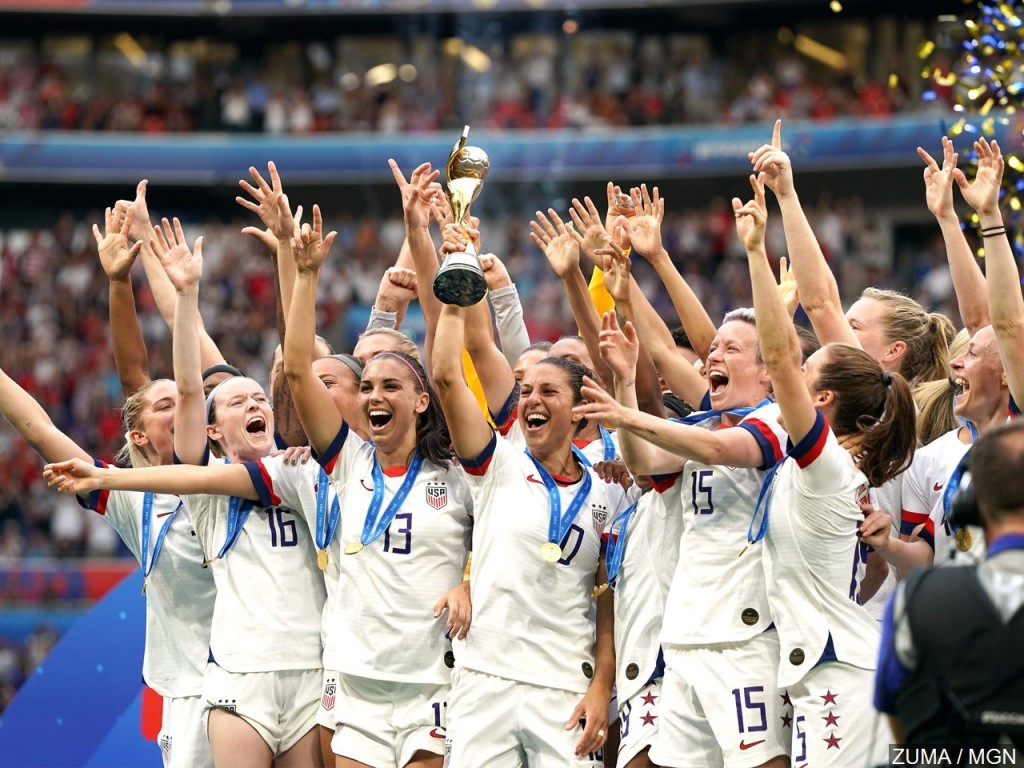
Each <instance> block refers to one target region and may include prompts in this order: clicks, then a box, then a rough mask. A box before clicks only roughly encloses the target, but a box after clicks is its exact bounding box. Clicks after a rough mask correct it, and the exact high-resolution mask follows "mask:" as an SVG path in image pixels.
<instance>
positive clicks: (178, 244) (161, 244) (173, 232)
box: [152, 217, 203, 293]
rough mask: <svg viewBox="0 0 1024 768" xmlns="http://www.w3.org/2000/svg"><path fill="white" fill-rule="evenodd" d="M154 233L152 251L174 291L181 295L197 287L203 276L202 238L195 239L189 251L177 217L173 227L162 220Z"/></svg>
mask: <svg viewBox="0 0 1024 768" xmlns="http://www.w3.org/2000/svg"><path fill="white" fill-rule="evenodd" d="M155 232H156V241H155V242H153V243H152V247H153V251H154V252H155V253H157V254H159V256H160V263H161V264H162V265H163V267H164V272H166V273H167V279H168V280H170V281H171V285H173V286H174V289H175V290H176V291H178V292H179V293H181V292H182V291H185V290H188V289H189V288H192V287H194V286H196V285H198V284H199V279H200V278H201V277H202V276H203V238H202V237H197V238H196V244H195V248H194V249H193V250H192V251H190V250H189V249H188V243H187V242H186V241H185V232H184V231H183V230H182V228H181V222H180V221H178V219H177V217H175V219H174V226H173V227H172V226H171V222H169V221H168V220H167V219H164V220H163V224H162V225H161V226H158V227H156V228H155Z"/></svg>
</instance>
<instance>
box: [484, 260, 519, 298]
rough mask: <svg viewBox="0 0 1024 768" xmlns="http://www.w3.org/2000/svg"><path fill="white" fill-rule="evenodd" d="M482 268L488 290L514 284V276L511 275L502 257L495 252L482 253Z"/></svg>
mask: <svg viewBox="0 0 1024 768" xmlns="http://www.w3.org/2000/svg"><path fill="white" fill-rule="evenodd" d="M480 269H481V270H483V273H484V280H486V281H487V290H488V291H493V290H496V289H498V288H504V287H506V286H509V285H512V278H511V277H509V274H508V270H507V269H505V265H504V264H502V263H501V259H499V258H498V257H497V256H495V255H494V254H493V253H482V254H480Z"/></svg>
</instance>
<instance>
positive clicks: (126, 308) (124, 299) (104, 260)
mask: <svg viewBox="0 0 1024 768" xmlns="http://www.w3.org/2000/svg"><path fill="white" fill-rule="evenodd" d="M134 219H135V209H134V208H133V207H132V206H130V205H128V206H123V205H116V206H114V208H112V209H111V208H107V210H106V215H105V218H104V232H103V234H102V235H101V234H100V228H99V226H97V225H96V224H93V226H92V234H93V237H95V238H96V246H97V249H98V250H99V256H100V265H101V266H102V267H103V272H104V273H105V274H106V275H107V280H108V281H109V283H110V286H109V301H110V340H111V342H112V344H113V347H114V367H115V368H116V369H117V377H118V379H120V381H121V393H122V394H123V395H125V396H126V397H127V396H128V395H130V394H132V393H133V392H135V391H136V390H137V389H139V388H140V387H142V386H145V385H146V384H147V383H149V355H148V354H147V352H146V341H145V339H144V338H143V337H142V327H141V326H140V325H139V316H138V314H137V313H136V311H135V291H134V289H133V287H132V275H131V271H132V265H133V264H134V263H135V257H136V256H138V255H139V251H140V250H141V249H142V245H143V244H142V241H141V240H137V241H136V242H135V244H134V245H132V246H129V245H128V233H129V232H130V231H131V228H132V222H133V221H134Z"/></svg>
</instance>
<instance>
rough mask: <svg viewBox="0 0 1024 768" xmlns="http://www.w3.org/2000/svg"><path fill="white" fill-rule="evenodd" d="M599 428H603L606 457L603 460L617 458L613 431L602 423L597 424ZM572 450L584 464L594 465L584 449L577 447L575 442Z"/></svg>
mask: <svg viewBox="0 0 1024 768" xmlns="http://www.w3.org/2000/svg"><path fill="white" fill-rule="evenodd" d="M597 428H598V429H599V430H601V445H602V446H604V448H603V450H604V459H602V460H603V461H611V460H612V459H614V458H615V443H614V442H613V441H612V433H611V432H609V431H608V430H607V429H605V428H604V427H603V426H601V425H600V424H598V425H597ZM572 452H573V453H575V454H576V458H577V459H579V460H580V461H581V462H582V463H583V466H585V467H592V466H594V465H593V464H591V463H590V459H588V458H587V457H586V455H585V454H584V453H583V451H582V450H581V449H579V448H577V447H576V445H575V443H574V444H573V446H572Z"/></svg>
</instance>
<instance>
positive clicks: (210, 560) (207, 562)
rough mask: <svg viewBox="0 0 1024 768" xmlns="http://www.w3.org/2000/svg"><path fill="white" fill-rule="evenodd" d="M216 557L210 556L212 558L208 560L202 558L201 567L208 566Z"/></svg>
mask: <svg viewBox="0 0 1024 768" xmlns="http://www.w3.org/2000/svg"><path fill="white" fill-rule="evenodd" d="M216 559H217V558H216V557H212V558H210V559H209V560H204V561H203V565H202V567H203V568H209V567H210V565H211V564H212V563H213V562H214V561H215V560H216Z"/></svg>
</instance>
